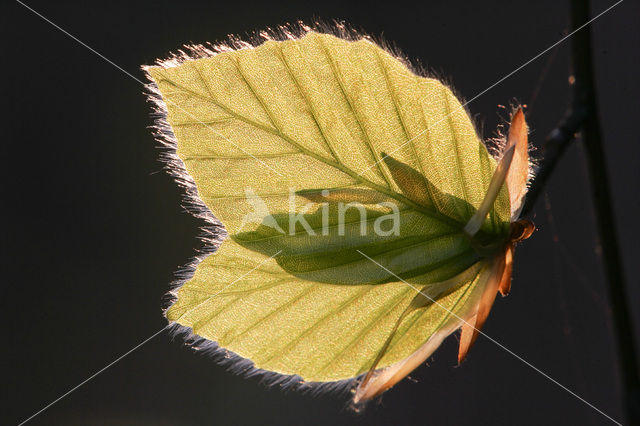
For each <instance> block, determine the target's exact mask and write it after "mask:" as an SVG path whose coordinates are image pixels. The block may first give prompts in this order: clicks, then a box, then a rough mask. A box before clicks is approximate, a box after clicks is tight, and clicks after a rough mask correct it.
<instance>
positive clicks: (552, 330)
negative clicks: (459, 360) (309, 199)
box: [0, 0, 640, 425]
mask: <svg viewBox="0 0 640 426" xmlns="http://www.w3.org/2000/svg"><path fill="white" fill-rule="evenodd" d="M564 3H565V2H558V1H541V2H512V1H482V2H462V1H452V0H449V1H421V2H417V3H415V4H411V3H402V2H399V1H393V2H379V3H376V2H367V3H363V4H356V3H348V2H346V1H338V2H329V1H321V2H307V3H305V2H292V3H267V2H264V3H248V2H246V1H242V2H241V1H232V2H214V1H207V2H151V1H149V2H139V3H135V4H133V3H132V2H109V3H105V4H89V2H55V3H54V2H47V1H35V0H27V4H29V5H30V6H31V7H33V8H34V9H36V10H37V11H39V12H40V13H42V14H43V15H44V16H46V17H48V18H49V19H51V20H52V21H53V22H55V23H56V24H58V25H60V26H61V27H62V28H64V29H66V30H67V31H69V32H70V33H72V34H74V35H75V36H77V37H78V38H79V39H81V40H82V41H84V42H85V43H87V44H89V45H90V46H92V47H93V48H95V49H96V50H97V51H99V52H100V53H102V54H103V55H105V56H106V57H108V58H109V59H111V60H112V61H114V62H115V63H116V64H118V65H119V66H121V67H122V68H123V69H125V70H127V71H128V72H130V73H132V74H134V75H135V76H136V77H138V78H140V79H142V78H143V76H142V73H141V72H140V71H139V66H140V65H141V64H150V63H152V62H153V61H154V59H155V58H157V57H165V56H167V54H168V53H169V52H170V51H172V50H176V49H177V48H179V47H180V46H181V45H182V44H184V43H189V42H196V43H198V42H205V41H212V42H214V41H216V40H220V39H223V38H224V36H225V35H226V34H228V33H236V34H239V35H244V34H245V33H246V32H248V31H253V30H259V29H262V28H265V27H267V26H276V25H278V24H281V23H286V22H290V21H295V20H297V19H304V20H306V21H307V22H310V21H312V20H313V19H314V18H317V17H321V18H324V19H331V18H340V19H344V20H346V21H347V22H349V23H351V24H352V25H354V26H355V27H356V28H362V29H363V30H365V31H367V32H369V33H371V34H373V35H383V36H384V37H385V38H387V39H388V40H391V41H394V42H395V43H396V44H397V45H398V46H399V47H400V48H401V49H402V50H403V51H404V52H405V53H406V54H408V55H409V56H410V57H411V58H413V59H419V60H420V61H421V62H422V63H423V64H424V65H426V66H427V67H429V68H431V69H433V70H435V71H437V72H438V73H440V74H441V75H442V76H444V77H446V78H447V79H449V81H451V82H453V84H454V85H455V88H456V90H457V91H458V93H460V94H461V95H462V96H464V97H466V98H467V99H470V98H472V97H473V96H475V95H476V94H477V93H479V92H480V91H482V90H484V89H485V88H486V87H488V86H489V85H491V84H493V83H494V82H495V81H497V80H498V79H500V78H501V77H503V76H504V75H506V74H507V73H509V72H510V71H512V70H513V69H515V68H516V67H517V66H519V65H521V64H522V63H524V62H525V61H527V60H528V59H530V58H531V57H533V56H534V55H536V54H538V53H539V52H540V51H542V50H543V49H545V48H547V47H548V46H550V45H551V44H552V43H554V42H555V41H556V40H558V39H559V38H560V37H561V36H562V35H563V31H565V30H566V29H567V25H568V24H567V22H568V8H567V6H566V5H565V4H564ZM593 3H594V5H593V10H594V14H595V12H599V11H601V10H604V9H605V8H606V7H608V6H609V5H611V4H613V0H607V1H604V0H597V1H594V2H593ZM0 15H1V16H2V18H0V19H1V20H2V21H1V28H2V37H1V39H2V44H3V46H4V47H3V49H2V53H3V55H2V67H1V73H2V82H3V84H2V85H0V92H1V96H0V98H1V99H2V103H3V104H5V105H4V106H5V107H6V108H5V112H4V113H3V114H2V129H3V132H2V136H3V137H2V143H0V149H1V150H2V151H1V152H2V157H1V158H2V167H1V173H2V209H1V212H2V227H1V229H2V230H1V232H2V244H1V249H2V253H1V260H2V275H1V277H2V278H1V279H2V293H3V294H2V301H1V302H0V303H1V306H0V312H1V313H2V317H3V318H4V321H3V329H4V333H3V334H4V336H3V338H2V342H3V348H2V353H3V358H4V361H2V371H1V374H2V382H3V386H2V387H3V394H4V396H3V397H2V405H3V407H2V410H1V411H0V413H1V414H0V416H1V418H0V423H2V424H17V423H18V422H20V421H22V420H24V419H25V418H27V417H29V416H30V415H32V414H33V413H34V412H36V411H37V410H39V409H41V408H42V407H43V406H45V405H46V404H48V403H49V402H51V401H52V400H54V399H55V398H57V397H58V396H60V395H61V394H63V393H64V392H66V391H67V390H69V389H70V388H72V387H73V386H75V385H76V384H78V383H80V382H81V381H82V380H84V379H85V378H87V377H88V376H90V375H91V374H93V373H94V372H96V371H97V370H99V369H100V368H102V367H103V366H105V365H106V364H108V363H109V362H111V361H113V360H114V359H115V358H117V357H118V356H120V355H121V354H123V353H125V352H126V351H128V350H129V349H130V348H132V347H133V346H135V345H136V344H138V343H139V342H141V341H142V340H144V339H145V338H147V337H148V336H150V335H152V334H153V333H154V332H156V331H158V330H159V329H161V328H162V327H163V326H164V325H165V320H164V319H163V317H162V315H161V310H160V307H161V299H162V296H163V294H164V293H165V292H166V291H167V289H168V283H169V281H170V280H171V277H172V272H173V271H174V270H175V269H176V268H177V267H178V266H179V265H181V264H183V263H184V262H185V261H186V260H187V259H188V258H189V257H190V256H191V255H192V254H193V250H194V247H195V246H196V244H195V236H196V233H197V229H196V228H197V226H198V225H199V222H198V220H196V219H193V218H192V217H190V216H189V215H188V214H187V213H186V212H185V211H184V210H183V209H181V207H180V205H179V198H180V192H179V189H178V188H177V186H176V185H175V184H174V183H173V182H172V180H171V179H170V178H169V176H167V175H166V174H165V173H164V172H162V171H161V165H160V164H159V163H158V162H157V154H158V150H157V149H156V148H155V143H154V140H153V138H152V135H151V132H150V130H148V129H147V126H149V125H151V124H152V121H151V119H150V114H149V113H150V106H149V105H148V104H147V103H146V101H145V97H144V95H143V88H142V87H141V86H140V84H139V83H137V82H136V81H134V80H133V79H132V78H130V77H128V76H127V75H125V74H124V73H123V72H122V71H120V70H118V69H116V68H115V67H113V66H112V65H110V64H108V63H106V62H105V61H104V60H102V59H100V58H99V57H98V56H96V55H95V54H93V53H92V52H90V51H89V50H87V49H86V48H84V47H82V46H80V45H79V44H78V43H77V42H75V41H73V40H72V39H70V38H69V37H67V36H66V35H64V34H63V33H61V32H60V31H58V30H57V29H55V28H53V27H52V26H51V25H50V24H48V23H46V22H45V21H43V20H42V19H41V18H39V17H38V16H36V15H34V14H33V13H32V12H30V11H29V10H27V9H26V8H24V7H23V6H21V5H20V4H18V3H12V2H5V3H4V5H3V6H2V11H1V12H0ZM639 16H640V7H639V4H638V2H637V1H636V2H634V1H633V0H627V1H625V2H624V3H622V4H621V5H620V6H618V7H616V8H615V9H613V10H612V11H611V12H610V13H608V14H607V15H605V16H603V17H602V18H600V19H599V20H598V21H597V22H595V23H594V24H593V26H592V31H593V36H594V43H595V51H594V55H595V60H596V70H597V82H598V90H599V93H598V94H599V97H600V115H601V118H602V124H603V129H604V133H605V145H606V153H607V160H608V165H609V167H610V175H611V181H612V190H613V193H614V197H615V200H614V203H615V206H614V207H615V211H616V219H617V223H616V224H615V226H617V228H618V230H619V235H620V240H621V246H622V252H623V254H624V261H625V266H626V275H627V279H628V287H629V292H630V295H631V297H630V300H629V303H630V304H631V305H632V308H633V310H634V315H635V321H636V325H638V324H639V323H640V312H639V311H640V303H639V301H640V290H639V288H638V287H639V285H638V284H639V280H638V273H637V271H636V267H637V264H638V260H639V259H640V245H639V243H638V237H639V236H640V233H639V231H638V225H637V223H638V219H637V218H638V216H640V204H639V201H638V182H639V178H640V172H639V166H640V148H639V142H640V139H639V137H638V131H637V128H636V126H637V122H638V119H639V117H640V114H639V113H640V102H639V100H638V99H639V97H640V88H639V85H638V76H639V75H640V60H639V51H638V45H640V32H639V30H638V24H639V22H638V17H639ZM569 53H570V51H569V44H568V43H564V44H562V45H561V46H559V47H558V48H557V49H555V50H554V51H552V52H550V53H549V54H547V55H545V56H544V57H542V58H540V59H538V60H537V61H535V62H534V63H532V64H530V65H529V66H527V67H526V68H525V69H523V70H521V71H520V72H518V73H517V74H515V75H514V76H512V77H510V78H509V79H507V80H506V81H504V82H503V83H501V84H500V85H498V86H497V87H495V88H494V89H492V90H491V91H489V92H488V93H486V94H485V95H483V96H481V97H480V98H479V99H477V100H475V101H474V102H472V103H471V104H469V108H470V110H471V112H472V113H473V114H474V115H477V118H478V120H479V121H480V122H481V123H483V136H484V137H485V138H487V137H490V136H492V134H493V131H494V129H495V128H496V126H497V124H499V123H501V122H502V118H500V115H502V116H503V117H504V116H506V113H505V110H503V109H500V108H499V107H498V105H509V103H511V102H514V101H520V102H522V103H525V104H526V103H528V104H529V105H530V111H529V116H528V120H529V124H530V127H531V131H532V133H531V136H530V140H532V141H533V143H534V144H537V145H539V144H540V142H541V141H542V139H543V138H544V136H545V135H546V134H547V133H548V132H549V131H550V130H551V129H552V128H553V126H554V125H555V124H556V123H557V121H558V120H559V119H560V117H561V116H562V114H563V112H564V110H565V107H566V105H567V103H568V101H569V93H570V88H569V86H568V76H569V71H568V67H569ZM545 69H547V71H548V72H546V74H545V73H544V70H545ZM540 84H541V86H540ZM536 88H539V92H538V93H539V95H538V97H537V99H536V100H535V104H534V105H531V104H532V96H533V93H534V92H536ZM7 128H8V130H9V131H8V133H7V131H6V130H5V129H7ZM547 188H548V198H547V199H546V200H545V198H544V197H542V198H541V199H540V201H539V203H538V205H537V208H536V210H535V215H534V220H535V222H536V224H537V225H538V227H539V230H538V232H536V233H535V234H534V236H533V237H532V238H531V239H530V240H529V241H527V242H526V243H525V244H522V245H521V246H520V247H519V249H518V251H517V255H516V270H515V276H514V282H513V291H512V294H511V295H510V296H509V297H508V298H506V299H502V300H498V301H497V302H496V305H495V306H494V309H493V312H492V314H491V317H490V319H489V321H488V323H487V324H486V327H485V329H484V331H485V332H486V333H487V334H488V335H490V336H491V337H493V338H494V339H496V340H497V341H499V342H501V343H502V344H503V345H505V346H506V347H508V348H509V349H511V350H512V351H514V352H515V353H517V354H519V355H520V356H522V357H523V358H524V359H526V360H527V361H529V362H531V363H532V364H533V365H535V366H536V367H538V368H540V369H542V370H543V371H545V372H546V373H548V374H549V375H550V376H552V377H553V378H555V379H556V380H558V381H559V382H561V383H563V384H564V385H566V386H567V387H569V388H570V389H572V390H574V391H575V392H576V393H578V394H579V395H581V396H582V397H584V398H585V399H586V400H588V401H590V402H591V403H593V404H594V405H595V406H597V407H598V408H600V409H601V410H603V411H605V412H606V413H608V414H609V415H611V416H612V417H614V418H616V419H620V418H621V407H620V402H619V401H620V398H619V391H618V389H619V387H618V384H619V378H618V376H617V368H616V361H615V359H616V358H615V346H614V340H613V338H612V330H611V321H610V316H609V312H608V307H607V305H608V302H607V293H606V288H605V287H604V281H603V277H602V270H601V262H600V255H599V253H598V244H597V239H596V235H595V233H594V215H593V211H592V208H591V199H590V187H589V179H588V174H587V171H586V170H585V167H584V152H583V149H582V147H581V146H580V144H579V143H576V144H574V145H572V146H571V147H570V148H569V150H568V151H567V153H566V156H565V158H564V159H563V160H562V161H561V163H560V164H559V168H558V169H557V170H556V172H555V174H554V175H553V178H552V179H551V181H550V183H549V185H548V187H547ZM545 201H546V202H547V207H545ZM612 225H613V224H612ZM638 330H640V327H637V328H636V336H638ZM456 347H457V341H456V339H455V338H453V337H451V338H449V339H448V340H447V341H446V342H445V343H444V345H443V346H442V348H441V349H440V350H438V351H437V352H436V354H435V356H434V357H433V359H432V361H431V362H430V364H431V365H430V366H429V367H426V366H423V367H421V368H419V369H418V370H416V371H415V372H414V374H412V377H413V378H414V381H410V380H405V381H403V382H402V383H400V384H399V385H398V386H396V388H394V389H393V390H391V391H389V392H388V393H386V394H385V395H384V397H383V398H382V401H381V403H379V404H377V403H373V404H371V405H370V406H369V407H368V409H367V410H366V411H365V413H364V414H361V415H355V414H352V413H351V412H350V411H349V410H347V409H346V408H345V406H346V404H345V401H344V400H343V399H339V398H336V397H335V396H331V395H329V396H321V397H310V396H305V395H300V394H298V393H295V392H290V393H284V392H282V391H281V390H280V389H278V388H277V387H275V388H268V387H265V386H263V385H261V384H259V383H258V382H259V381H258V379H249V380H247V379H243V378H240V377H237V376H234V375H232V374H231V373H229V372H227V371H225V370H224V369H223V368H221V367H219V366H217V365H216V364H214V363H213V362H212V361H211V360H210V359H207V358H205V357H202V356H198V355H196V354H194V353H193V352H192V351H190V350H189V349H187V348H185V347H184V346H183V345H181V343H180V342H178V341H175V342H172V341H171V339H170V338H169V337H168V336H167V335H166V334H164V333H163V334H161V335H160V336H158V337H156V338H155V339H154V340H152V341H150V342H149V343H147V344H146V345H144V346H142V347H141V348H140V349H138V350H137V351H135V352H133V353H132V354H131V355H129V356H128V357H127V358H125V359H123V360H122V361H120V362H119V363H117V364H115V365H114V366H113V367H111V368H109V369H108V370H107V371H105V372H104V373H102V374H101V375H99V376H97V377H96V378H95V379H93V380H92V381H90V382H88V383H87V384H86V385H84V386H82V387H81V388H79V389H78V390H77V391H75V392H74V393H72V394H70V395H69V396H68V397H66V398H64V399H63V400H61V401H60V402H59V403H57V404H55V405H54V406H53V407H51V408H50V409H48V410H47V411H45V412H43V413H42V414H40V415H39V416H38V417H36V418H35V419H34V420H33V421H32V422H31V424H34V425H37V424H42V425H50V424H53V425H57V424H78V425H80V424H86V425H102V424H113V425H129V424H140V425H165V424H166V425H204V424H248V425H250V424H331V425H338V424H354V423H356V424H398V425H401V424H431V425H442V424H456V425H462V424H474V425H484V424H532V425H533V424H540V423H544V424H558V425H560V424H567V423H569V424H585V425H596V424H607V420H606V419H605V418H604V417H602V416H601V415H599V414H598V413H597V412H595V411H594V410H592V409H591V408H589V407H588V406H587V405H585V404H584V403H582V402H580V401H579V400H578V399H576V398H575V397H573V396H571V395H570V394H569V393H567V392H566V391H564V390H562V389H561V388H559V387H558V386H556V385H555V384H553V383H551V382H550V381H549V380H547V379H546V378H544V377H543V376H541V375H540V374H538V373H536V372H535V371H533V370H532V369H530V368H529V367H527V366H526V365H525V364H523V363H522V362H520V361H518V360H517V359H515V358H514V357H513V356H511V355H510V354H508V353H507V352H505V351H504V350H502V349H500V348H499V347H498V346H496V345H495V344H493V343H491V342H490V341H488V340H487V339H484V338H482V337H481V338H480V339H479V341H478V342H477V344H476V346H475V347H474V348H473V350H472V352H471V354H470V357H469V359H468V361H467V362H465V363H464V364H463V365H462V366H461V367H456V358H455V354H456Z"/></svg>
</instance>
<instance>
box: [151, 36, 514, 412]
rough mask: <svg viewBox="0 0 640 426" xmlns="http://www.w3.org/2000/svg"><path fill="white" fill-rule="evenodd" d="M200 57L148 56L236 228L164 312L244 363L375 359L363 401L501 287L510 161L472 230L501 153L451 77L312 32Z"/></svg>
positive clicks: (306, 372) (204, 195)
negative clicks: (490, 145) (498, 275)
mask: <svg viewBox="0 0 640 426" xmlns="http://www.w3.org/2000/svg"><path fill="white" fill-rule="evenodd" d="M198 56H199V58H182V59H180V58H177V59H176V58H174V59H173V60H170V61H166V62H163V63H160V65H159V66H153V67H148V68H146V71H147V73H148V75H149V77H150V79H151V81H152V88H153V90H155V91H157V92H158V93H159V95H160V96H161V98H162V99H161V100H159V101H158V102H159V105H160V106H161V107H162V108H163V111H164V112H165V113H166V122H167V123H164V122H162V123H161V126H160V127H161V128H163V129H165V131H167V129H170V132H172V134H169V135H168V137H169V138H170V139H173V138H174V136H175V140H176V141H177V146H176V151H177V156H178V157H179V159H180V160H182V161H183V162H184V166H185V168H186V170H187V171H188V173H189V175H190V176H191V177H192V178H193V180H194V181H195V184H196V187H197V192H198V197H199V198H200V199H201V200H202V202H203V203H204V204H205V205H206V206H207V207H208V208H209V209H210V210H211V211H212V212H213V213H214V214H215V215H216V217H217V218H218V219H219V220H220V221H221V222H222V223H223V224H224V225H225V227H226V229H227V231H228V232H229V234H230V235H231V238H229V239H226V240H225V241H224V242H223V243H222V244H221V246H220V247H219V249H218V250H217V252H216V254H215V255H212V256H209V257H207V258H205V259H204V260H203V261H202V262H201V263H200V264H199V265H198V266H197V268H196V270H195V273H194V275H193V277H192V278H190V279H189V280H187V281H186V282H184V284H183V285H182V286H181V287H180V288H179V289H178V290H177V291H176V292H175V300H174V302H173V304H172V305H171V307H170V308H169V309H168V311H167V313H166V315H167V318H168V319H169V321H171V322H172V323H175V324H176V325H177V326H179V327H183V328H185V329H187V330H189V332H190V333H193V335H195V336H199V337H201V338H202V339H205V340H206V341H210V342H216V344H217V345H218V346H219V347H220V348H225V350H226V351H231V352H233V353H234V354H236V355H238V356H240V357H242V358H246V359H248V360H250V361H251V363H252V364H251V365H252V368H253V370H251V371H254V372H255V371H256V370H257V369H261V370H264V371H269V372H274V373H277V374H279V375H289V376H294V377H296V378H297V379H295V380H296V381H300V378H301V380H302V381H304V382H334V381H343V380H347V381H348V380H350V379H354V378H357V377H360V376H361V375H364V374H365V373H367V372H369V371H371V372H372V373H371V374H369V375H368V380H367V383H366V386H365V385H363V386H361V387H360V388H359V390H358V392H357V394H356V399H357V400H366V399H369V398H370V397H372V396H373V395H376V394H379V393H380V392H382V391H384V390H385V389H387V388H388V387H390V386H392V385H393V384H394V383H396V382H397V381H398V380H400V379H401V378H402V377H404V376H405V375H406V374H407V373H408V372H409V371H411V370H412V369H413V368H415V367H416V366H417V365H418V364H419V363H421V362H422V361H423V360H424V359H425V358H426V357H427V356H429V355H430V354H431V353H432V352H433V350H435V348H437V346H438V345H439V344H440V342H441V341H442V340H443V339H444V338H445V337H446V336H447V335H449V334H451V333H452V332H453V331H455V330H456V329H458V328H460V327H461V326H462V325H463V324H464V322H463V321H462V319H464V318H470V317H471V316H472V315H475V314H477V313H478V303H480V301H481V300H484V299H485V296H484V295H485V293H486V292H487V291H489V290H488V286H489V284H491V287H490V288H491V289H492V290H491V291H494V294H495V291H497V287H495V285H494V284H493V281H491V280H490V279H489V277H491V276H494V275H495V266H494V263H495V259H496V256H499V254H500V253H503V251H502V250H503V247H505V244H508V243H509V235H510V219H511V216H512V215H511V207H510V201H509V193H508V190H507V186H506V185H504V184H503V183H504V180H505V178H504V176H502V178H500V179H499V181H498V183H495V184H494V185H493V188H492V191H491V197H492V201H491V202H485V205H487V206H488V207H486V208H485V209H484V210H483V212H482V217H481V218H480V219H478V220H476V222H477V223H476V225H474V226H475V227H476V228H477V229H476V231H477V232H474V233H473V234H469V235H468V234H467V233H465V225H466V224H467V223H468V222H469V220H470V219H471V218H472V217H473V216H474V213H475V212H476V211H478V209H479V208H480V206H481V205H482V204H483V200H485V196H486V194H487V192H488V191H489V189H490V182H491V181H492V177H493V175H494V172H495V170H496V163H495V161H494V159H493V158H492V157H491V156H490V155H489V154H488V152H487V150H486V148H485V146H484V144H483V143H482V141H481V140H480V139H479V138H478V136H477V135H476V131H475V129H474V126H473V124H472V122H471V120H470V119H469V116H468V115H467V112H466V111H465V110H464V108H463V107H462V105H461V104H460V102H459V101H458V99H457V98H456V97H455V96H454V95H453V93H452V92H451V90H450V89H449V88H448V87H447V86H445V85H443V84H442V83H441V82H440V81H438V80H435V79H432V78H425V77H421V76H418V75H416V74H415V73H413V72H412V71H411V70H410V69H408V68H407V66H406V65H405V64H404V63H403V62H402V61H400V60H398V59H397V58H396V57H394V56H392V55H391V54H389V53H388V52H386V51H385V50H383V49H381V48H380V47H378V46H377V45H375V44H374V43H372V42H371V41H369V40H367V39H364V38H362V39H359V40H356V41H348V40H344V39H341V38H338V37H335V36H332V35H328V34H320V33H316V32H313V31H309V32H307V33H306V34H304V35H303V36H302V37H300V38H294V39H290V40H286V41H272V40H270V41H266V42H265V43H263V44H262V45H260V46H258V47H247V48H243V49H239V50H229V51H224V52H222V53H214V52H211V51H206V50H203V49H202V48H201V49H200V50H199V52H198ZM167 124H168V126H167ZM518 152H519V151H518ZM507 168H508V166H507ZM509 189H510V188H509ZM260 218H262V220H260ZM470 235H473V237H470ZM478 247H485V249H483V250H480V249H478ZM487 247H489V248H491V247H493V248H491V249H486V248H487ZM231 284H232V285H231ZM500 288H502V287H500ZM416 289H417V290H419V292H420V293H418V291H417V290H416ZM425 297H426V300H423V299H422V298H425ZM431 299H432V300H431ZM434 301H436V302H437V303H432V302H434ZM489 307H490V306H489ZM487 313H488V311H487ZM483 315H484V314H483ZM227 353H228V352H227ZM243 365H246V364H243Z"/></svg>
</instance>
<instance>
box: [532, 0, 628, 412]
mask: <svg viewBox="0 0 640 426" xmlns="http://www.w3.org/2000/svg"><path fill="white" fill-rule="evenodd" d="M589 11H590V2H589V1H586V0H572V1H571V23H572V27H573V28H577V27H578V26H579V25H581V24H582V23H583V22H586V21H587V20H588V19H589ZM571 46H572V64H573V72H574V77H575V84H574V86H573V100H572V103H571V106H570V108H569V110H568V112H567V114H566V115H565V117H564V119H563V120H562V121H561V122H560V124H559V125H558V127H556V129H554V130H553V131H552V132H551V134H550V135H549V136H548V137H547V139H546V141H545V142H544V145H543V154H544V160H543V161H542V163H541V165H540V168H539V170H538V176H537V177H536V179H535V181H534V182H533V184H532V185H531V188H530V190H529V193H528V195H527V201H526V202H525V206H524V208H523V210H522V211H523V214H527V213H529V212H530V211H531V209H532V208H533V205H534V204H535V202H536V200H537V198H538V196H539V195H540V193H541V192H542V190H543V188H544V186H545V184H546V181H547V179H548V178H549V176H550V175H551V173H552V172H553V170H554V168H555V166H556V165H557V163H558V160H559V159H560V158H561V157H562V154H563V153H564V151H565V150H566V149H567V147H568V146H569V145H570V143H571V142H572V141H573V140H574V139H575V136H576V134H577V133H578V132H580V133H581V135H582V141H583V143H584V147H585V152H586V157H587V165H588V168H589V172H590V176H591V188H592V194H593V202H594V207H595V212H596V221H597V228H598V235H599V239H600V245H601V247H602V261H603V266H604V272H605V277H606V280H607V288H608V291H609V302H610V304H611V315H612V317H613V325H614V330H613V332H614V338H615V340H616V343H617V352H618V359H619V373H620V378H621V381H622V383H621V384H622V398H623V401H622V404H623V410H624V411H625V415H626V417H627V421H628V423H629V424H640V375H639V371H638V364H637V353H636V347H635V343H634V338H633V336H634V334H633V325H632V321H631V315H630V313H629V309H628V305H627V303H628V302H627V301H628V298H627V291H626V285H625V277H624V273H623V269H622V261H621V257H620V250H619V248H618V241H617V235H616V229H615V216H614V214H613V204H612V200H611V194H610V191H609V178H608V174H607V168H606V158H605V152H604V148H603V143H602V131H601V128H600V122H599V119H598V105H597V99H596V91H595V82H594V71H593V58H592V55H591V52H592V47H591V32H590V31H589V27H588V26H587V27H585V28H584V29H583V30H582V31H580V32H578V33H576V34H575V36H574V37H573V38H572V43H571Z"/></svg>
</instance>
